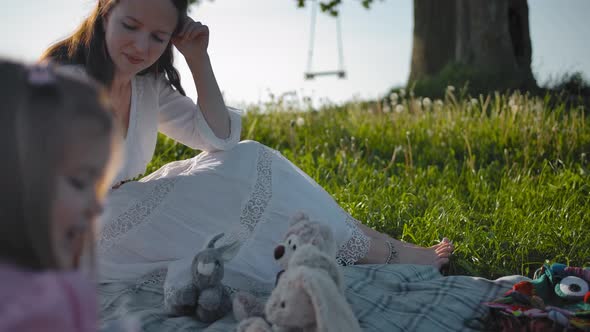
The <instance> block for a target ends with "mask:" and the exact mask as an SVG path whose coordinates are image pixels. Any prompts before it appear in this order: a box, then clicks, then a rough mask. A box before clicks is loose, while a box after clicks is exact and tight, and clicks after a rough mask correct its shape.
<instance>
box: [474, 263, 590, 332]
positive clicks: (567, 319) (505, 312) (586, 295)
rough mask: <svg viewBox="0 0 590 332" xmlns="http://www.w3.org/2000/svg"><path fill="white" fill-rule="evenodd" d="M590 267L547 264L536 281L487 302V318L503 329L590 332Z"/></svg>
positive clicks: (496, 327) (523, 284) (536, 277)
mask: <svg viewBox="0 0 590 332" xmlns="http://www.w3.org/2000/svg"><path fill="white" fill-rule="evenodd" d="M589 284H590V269H588V268H586V269H583V268H579V267H568V266H565V265H563V264H553V265H548V264H545V265H544V266H543V267H542V268H541V269H539V270H538V271H537V273H535V278H534V280H531V281H521V282H519V283H517V284H515V285H514V286H513V287H512V289H511V290H509V291H508V292H506V293H505V294H504V296H502V297H500V298H498V299H496V300H494V301H491V302H486V303H484V305H485V306H486V307H488V308H490V314H489V315H488V316H487V317H486V319H484V321H487V322H489V323H490V325H494V328H492V329H496V330H501V331H545V330H547V329H556V328H557V329H559V330H564V329H565V330H567V331H590V291H589Z"/></svg>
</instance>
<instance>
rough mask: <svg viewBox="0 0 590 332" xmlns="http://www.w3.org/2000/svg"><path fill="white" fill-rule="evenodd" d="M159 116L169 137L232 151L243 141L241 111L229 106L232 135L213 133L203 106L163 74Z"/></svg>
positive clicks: (209, 148)
mask: <svg viewBox="0 0 590 332" xmlns="http://www.w3.org/2000/svg"><path fill="white" fill-rule="evenodd" d="M156 84H157V92H158V103H159V105H158V106H159V118H158V122H159V125H158V129H159V131H161V132H162V133H164V134H165V135H166V136H169V137H171V138H173V139H174V140H176V141H178V142H180V143H182V144H184V145H187V146H189V147H191V148H193V149H198V150H203V151H219V150H229V149H231V148H233V147H234V145H236V144H237V143H238V141H239V140H240V134H241V129H242V128H241V127H242V117H241V114H240V111H239V110H237V109H234V108H231V107H228V108H227V110H228V112H229V117H230V135H229V137H227V138H225V139H222V138H219V137H217V136H216V135H215V133H213V130H211V128H210V127H209V124H208V123H207V120H205V117H204V116H203V113H202V112H201V109H200V108H199V106H198V105H197V104H195V103H194V102H193V101H192V99H190V98H189V97H186V96H183V95H181V94H180V93H179V92H178V91H176V90H174V89H172V87H171V86H170V83H169V82H168V80H167V79H166V78H165V77H163V76H162V75H160V77H158V81H157V83H156Z"/></svg>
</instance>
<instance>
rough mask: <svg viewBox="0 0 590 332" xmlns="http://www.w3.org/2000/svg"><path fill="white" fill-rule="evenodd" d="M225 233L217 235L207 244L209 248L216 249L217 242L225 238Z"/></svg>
mask: <svg viewBox="0 0 590 332" xmlns="http://www.w3.org/2000/svg"><path fill="white" fill-rule="evenodd" d="M223 235H224V234H223V233H220V234H217V235H215V236H214V237H213V238H212V239H211V240H209V242H208V243H207V248H215V242H217V240H219V239H221V238H222V237H223Z"/></svg>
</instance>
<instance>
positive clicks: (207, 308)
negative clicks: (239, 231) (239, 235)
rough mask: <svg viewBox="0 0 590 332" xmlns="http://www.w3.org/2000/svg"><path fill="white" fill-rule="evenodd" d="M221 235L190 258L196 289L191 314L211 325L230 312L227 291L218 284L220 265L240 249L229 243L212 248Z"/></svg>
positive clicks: (221, 268)
mask: <svg viewBox="0 0 590 332" xmlns="http://www.w3.org/2000/svg"><path fill="white" fill-rule="evenodd" d="M221 237H223V233H221V234H218V235H216V236H215V237H213V238H212V239H211V240H210V241H209V243H208V244H207V247H206V248H205V249H203V250H202V251H201V252H199V253H198V254H197V255H196V256H195V258H194V259H193V262H192V265H191V273H192V278H193V285H194V288H195V290H196V297H197V298H196V301H195V303H196V309H195V315H196V317H197V319H198V320H200V321H202V322H206V323H209V322H213V321H216V320H218V319H220V318H221V317H223V316H224V315H225V314H227V313H228V312H230V311H231V308H232V304H231V299H230V295H229V293H228V291H227V290H226V289H225V288H224V287H223V285H222V284H221V280H222V279H223V264H224V262H227V261H229V260H231V259H232V258H233V257H234V256H235V255H236V254H237V253H238V250H239V248H240V245H239V242H237V241H236V242H233V243H230V244H227V245H224V246H221V247H219V248H215V242H217V240H219V239H220V238H221Z"/></svg>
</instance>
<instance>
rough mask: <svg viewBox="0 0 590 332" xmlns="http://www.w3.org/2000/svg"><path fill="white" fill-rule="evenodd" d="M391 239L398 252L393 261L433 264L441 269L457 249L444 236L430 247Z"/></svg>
mask: <svg viewBox="0 0 590 332" xmlns="http://www.w3.org/2000/svg"><path fill="white" fill-rule="evenodd" d="M390 241H391V242H392V244H393V245H394V248H395V249H396V250H397V254H398V256H397V257H398V259H397V261H394V262H393V263H398V264H418V265H433V266H434V267H436V268H437V269H439V270H440V269H441V268H442V267H443V266H445V265H446V264H448V263H449V259H450V257H451V255H452V254H453V250H455V247H454V245H453V243H452V242H451V241H450V240H449V239H447V238H444V239H443V240H442V241H441V242H440V243H438V244H435V245H433V246H432V247H429V248H425V247H420V246H416V245H413V244H409V243H404V242H401V241H398V240H390Z"/></svg>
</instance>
